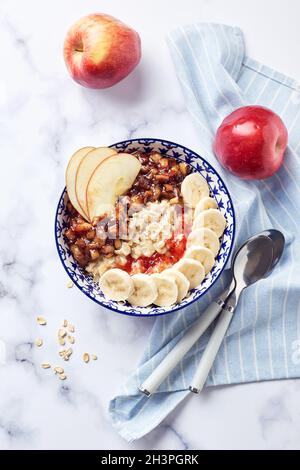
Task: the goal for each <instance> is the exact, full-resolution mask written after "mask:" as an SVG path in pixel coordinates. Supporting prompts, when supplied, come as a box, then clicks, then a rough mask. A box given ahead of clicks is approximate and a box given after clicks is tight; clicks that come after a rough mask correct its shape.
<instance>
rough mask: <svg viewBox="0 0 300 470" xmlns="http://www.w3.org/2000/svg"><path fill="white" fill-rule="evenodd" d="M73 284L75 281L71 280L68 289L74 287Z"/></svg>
mask: <svg viewBox="0 0 300 470" xmlns="http://www.w3.org/2000/svg"><path fill="white" fill-rule="evenodd" d="M73 286H74V282H73V281H69V282H68V284H67V288H68V289H72V287H73Z"/></svg>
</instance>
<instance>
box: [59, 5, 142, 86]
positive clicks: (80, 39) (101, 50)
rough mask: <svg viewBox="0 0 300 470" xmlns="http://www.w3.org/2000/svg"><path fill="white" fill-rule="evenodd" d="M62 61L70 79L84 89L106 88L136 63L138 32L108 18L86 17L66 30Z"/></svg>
mask: <svg viewBox="0 0 300 470" xmlns="http://www.w3.org/2000/svg"><path fill="white" fill-rule="evenodd" d="M64 58H65V62H66V65H67V68H68V70H69V73H70V75H71V77H72V78H73V79H74V80H75V81H76V82H77V83H80V85H83V86H85V87H88V88H108V87H111V86H112V85H115V83H118V82H119V81H120V80H122V79H123V78H125V77H126V76H127V75H128V74H129V73H130V72H131V71H132V70H133V69H134V68H135V66H136V65H137V64H138V63H139V61H140V58H141V41H140V37H139V35H138V33H137V32H136V31H134V30H133V29H132V28H130V27H129V26H126V25H125V24H124V23H122V22H121V21H119V20H117V19H116V18H113V17H112V16H109V15H104V14H94V15H88V16H85V17H83V18H81V19H80V20H79V21H77V22H76V23H75V24H74V25H73V26H72V27H71V28H70V30H69V31H68V33H67V37H66V39H65V43H64Z"/></svg>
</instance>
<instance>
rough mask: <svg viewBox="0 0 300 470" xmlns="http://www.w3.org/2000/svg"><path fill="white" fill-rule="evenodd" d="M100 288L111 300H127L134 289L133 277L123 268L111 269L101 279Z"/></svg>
mask: <svg viewBox="0 0 300 470" xmlns="http://www.w3.org/2000/svg"><path fill="white" fill-rule="evenodd" d="M99 285H100V288H101V290H102V292H103V294H104V295H105V297H107V298H108V299H110V300H117V301H119V300H127V299H128V298H129V297H130V296H131V294H132V293H133V290H134V285H133V281H132V279H131V277H130V276H129V274H128V273H127V272H126V271H123V270H122V269H117V268H113V269H109V270H108V271H106V272H105V273H104V274H103V276H102V277H101V278H100V281H99Z"/></svg>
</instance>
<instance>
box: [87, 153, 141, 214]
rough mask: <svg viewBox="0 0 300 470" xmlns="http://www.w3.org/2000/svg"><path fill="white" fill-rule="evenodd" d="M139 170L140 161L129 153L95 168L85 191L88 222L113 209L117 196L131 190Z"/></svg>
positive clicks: (107, 159) (114, 156)
mask: <svg viewBox="0 0 300 470" xmlns="http://www.w3.org/2000/svg"><path fill="white" fill-rule="evenodd" d="M140 169H141V163H140V161H139V160H138V159H137V158H136V157H135V156H134V155H131V154H130V153H118V154H117V155H113V156H111V157H108V158H106V159H105V160H104V161H103V162H102V163H100V165H98V166H97V168H96V169H95V171H94V173H93V174H92V176H91V178H90V181H89V183H88V186H87V191H86V198H87V207H88V215H89V218H90V220H93V218H94V217H99V216H101V215H103V214H105V213H107V212H109V211H110V210H112V209H113V207H114V205H115V203H116V201H117V198H118V196H121V195H122V194H124V193H125V192H126V191H128V189H130V188H131V186H132V184H133V182H134V180H135V178H136V177H137V175H138V173H139V171H140Z"/></svg>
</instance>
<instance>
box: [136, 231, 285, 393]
mask: <svg viewBox="0 0 300 470" xmlns="http://www.w3.org/2000/svg"><path fill="white" fill-rule="evenodd" d="M284 245H285V239H284V236H283V234H282V233H281V232H279V231H278V230H273V229H270V230H266V231H264V232H261V233H259V234H257V235H255V236H253V237H251V238H249V239H248V240H247V241H246V242H245V243H244V245H242V246H241V248H240V249H239V250H238V251H237V253H236V254H235V256H234V258H233V260H232V264H231V271H232V282H231V284H230V286H229V288H227V289H226V290H225V292H223V294H222V295H221V296H220V298H219V299H218V300H217V301H216V302H213V303H212V304H211V305H210V306H209V307H208V308H207V309H206V310H205V312H203V314H201V316H200V318H199V319H198V320H197V321H196V322H195V323H194V324H192V325H191V327H190V328H189V329H188V330H187V332H186V333H185V335H184V336H183V337H182V338H181V340H180V341H178V343H177V344H176V345H175V346H174V348H173V349H172V350H171V351H170V353H169V354H168V355H167V356H166V357H165V358H164V359H163V361H162V362H161V363H160V364H159V365H158V367H157V368H156V369H155V370H154V371H153V372H152V374H151V375H150V376H149V377H148V378H147V379H146V380H145V382H144V383H143V384H142V385H141V386H140V387H139V389H140V390H141V391H142V392H143V393H144V394H145V395H147V396H150V395H151V394H152V393H154V392H155V390H156V389H157V388H158V387H159V385H160V384H161V383H162V382H163V381H164V380H165V379H166V377H167V376H168V375H169V374H170V373H171V371H172V370H173V369H174V368H175V366H176V365H177V364H178V363H179V361H180V360H181V359H182V358H183V357H184V356H185V354H186V353H187V352H188V351H189V349H190V348H191V347H192V346H193V345H194V344H195V342H196V341H197V340H198V339H199V338H200V336H201V335H202V334H203V333H204V332H205V331H206V330H207V328H208V327H209V325H210V324H211V323H212V322H213V321H214V320H215V319H216V318H217V316H219V319H218V322H217V324H216V326H215V328H214V331H213V333H212V335H211V337H210V339H209V341H208V344H207V346H206V348H205V350H204V352H203V354H202V357H201V360H200V363H199V365H198V368H197V370H196V372H195V374H194V377H193V380H192V383H191V385H190V387H189V389H190V391H191V392H193V393H200V392H201V390H202V388H203V386H204V384H205V382H206V379H207V376H208V374H209V371H210V370H211V367H212V365H213V363H214V360H215V358H216V355H217V353H218V351H219V348H220V346H221V344H222V341H223V339H224V336H225V334H226V331H227V329H228V327H229V325H230V322H231V320H232V317H233V313H234V310H235V308H236V305H237V303H238V300H239V297H240V295H241V293H242V292H243V290H244V289H246V288H247V287H249V286H251V285H253V284H254V283H256V282H257V281H259V280H261V279H264V278H266V277H267V276H269V274H271V272H272V271H273V269H274V267H275V266H276V265H277V263H278V262H279V260H280V258H281V256H282V253H283V250H284Z"/></svg>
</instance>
